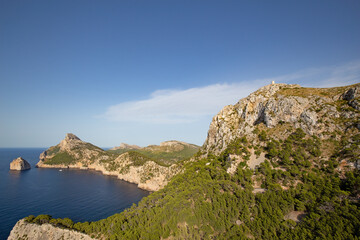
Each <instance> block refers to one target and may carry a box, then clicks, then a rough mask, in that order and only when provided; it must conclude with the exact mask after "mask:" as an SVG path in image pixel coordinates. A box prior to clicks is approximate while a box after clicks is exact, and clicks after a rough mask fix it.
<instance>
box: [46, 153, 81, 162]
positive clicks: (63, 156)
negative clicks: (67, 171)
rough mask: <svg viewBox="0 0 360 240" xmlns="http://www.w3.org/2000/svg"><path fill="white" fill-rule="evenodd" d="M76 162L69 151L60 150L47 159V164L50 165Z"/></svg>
mask: <svg viewBox="0 0 360 240" xmlns="http://www.w3.org/2000/svg"><path fill="white" fill-rule="evenodd" d="M76 162H77V160H76V159H75V158H74V157H73V156H71V155H70V154H68V153H67V152H58V153H56V154H55V155H54V157H52V158H50V159H47V160H46V164H49V165H57V164H64V165H69V164H72V163H76Z"/></svg>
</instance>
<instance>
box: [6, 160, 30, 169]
mask: <svg viewBox="0 0 360 240" xmlns="http://www.w3.org/2000/svg"><path fill="white" fill-rule="evenodd" d="M28 169H31V166H30V164H29V163H28V162H27V161H26V160H25V159H23V158H22V157H18V158H16V159H14V160H13V161H12V162H11V163H10V170H15V171H24V170H28Z"/></svg>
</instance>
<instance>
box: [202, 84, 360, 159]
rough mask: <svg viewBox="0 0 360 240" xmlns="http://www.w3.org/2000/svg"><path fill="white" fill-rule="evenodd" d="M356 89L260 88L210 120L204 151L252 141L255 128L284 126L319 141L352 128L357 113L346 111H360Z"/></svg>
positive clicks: (284, 85) (223, 148) (356, 124)
mask: <svg viewBox="0 0 360 240" xmlns="http://www.w3.org/2000/svg"><path fill="white" fill-rule="evenodd" d="M359 88H360V84H355V85H352V86H347V87H338V88H328V89H325V88H323V89H321V88H302V87H300V86H299V85H295V84H270V85H267V86H264V87H262V88H260V89H259V90H257V91H256V92H254V93H251V94H250V95H249V96H248V97H246V98H243V99H241V100H240V101H239V102H238V103H236V104H235V105H228V106H225V107H224V108H223V109H222V110H221V111H220V112H219V113H218V114H217V115H216V116H215V117H214V118H213V119H212V122H211V124H210V127H209V131H208V136H207V139H206V141H205V143H204V146H203V147H204V150H205V151H206V152H208V153H209V152H213V153H215V154H219V153H221V152H222V151H223V150H225V149H226V147H227V146H228V144H229V143H230V142H231V141H233V140H234V139H236V138H238V137H242V136H246V137H247V138H250V139H251V138H252V139H255V137H256V134H255V133H254V130H255V129H256V128H257V126H259V125H263V126H265V127H266V128H274V127H276V126H279V125H281V124H287V125H286V126H288V127H289V128H290V127H292V128H302V129H303V130H304V131H305V132H306V133H307V134H310V135H315V136H317V137H319V138H322V139H324V138H329V137H330V134H329V133H332V132H334V131H347V130H349V129H350V128H351V127H355V128H356V127H358V124H359V119H360V114H359V113H358V112H356V111H347V108H349V107H351V108H353V109H356V110H360V100H359V96H360V91H359ZM342 100H345V101H346V102H345V103H344V101H342ZM341 119H348V120H346V121H341ZM339 120H340V121H339ZM339 122H340V124H339ZM358 128H359V129H360V127H358ZM285 135H286V134H285ZM285 135H283V136H279V138H281V137H286V136H285Z"/></svg>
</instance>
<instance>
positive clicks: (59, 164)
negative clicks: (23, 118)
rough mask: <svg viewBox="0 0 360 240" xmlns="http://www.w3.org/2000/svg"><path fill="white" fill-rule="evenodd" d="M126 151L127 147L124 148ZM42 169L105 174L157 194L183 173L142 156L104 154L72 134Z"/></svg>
mask: <svg viewBox="0 0 360 240" xmlns="http://www.w3.org/2000/svg"><path fill="white" fill-rule="evenodd" d="M189 145H190V144H189ZM122 147H123V148H125V147H126V146H125V145H122ZM36 166H37V167H40V168H79V169H93V170H97V171H101V172H102V173H103V174H105V175H113V176H117V177H118V178H119V179H122V180H125V181H128V182H131V183H135V184H137V185H138V187H139V188H142V189H145V190H149V191H157V190H159V189H161V188H163V187H164V186H165V185H166V184H167V183H168V182H169V180H170V179H171V178H172V177H173V176H174V175H175V174H177V173H179V172H180V171H181V167H180V166H179V165H178V164H175V163H174V164H169V165H166V164H161V163H160V162H156V160H154V159H150V158H148V157H146V156H144V155H142V154H141V153H136V152H131V153H130V152H125V153H121V154H117V153H116V152H112V151H104V150H102V149H101V148H98V147H96V146H94V145H92V144H90V143H86V142H83V141H82V140H81V139H80V138H78V137H77V136H75V135H74V134H71V133H68V134H67V135H66V137H65V139H64V140H62V141H61V142H60V143H59V144H58V145H56V146H53V147H50V148H49V149H47V150H46V151H44V152H43V153H41V155H40V161H39V162H38V163H37V165H36Z"/></svg>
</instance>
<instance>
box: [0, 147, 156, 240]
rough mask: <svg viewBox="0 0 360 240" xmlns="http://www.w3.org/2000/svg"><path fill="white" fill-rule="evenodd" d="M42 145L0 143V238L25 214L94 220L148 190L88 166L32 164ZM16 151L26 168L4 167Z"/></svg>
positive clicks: (133, 200) (37, 158) (115, 211)
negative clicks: (29, 146) (25, 145)
mask: <svg viewBox="0 0 360 240" xmlns="http://www.w3.org/2000/svg"><path fill="white" fill-rule="evenodd" d="M44 150H45V148H0V240H2V239H7V237H8V236H9V234H10V231H11V229H12V227H13V226H14V225H15V224H16V222H17V221H18V220H19V219H21V218H24V217H26V216H29V215H35V216H36V215H39V214H49V215H51V216H52V217H54V218H65V217H68V218H71V219H72V220H73V221H74V222H78V221H81V222H84V221H96V220H100V219H103V218H106V217H108V216H111V215H113V214H115V213H119V212H122V211H123V210H124V209H126V208H128V207H130V206H131V205H132V204H133V203H138V202H139V201H140V200H141V199H142V198H143V197H145V196H147V195H148V194H149V192H147V191H144V190H141V189H139V188H137V186H136V185H135V184H132V183H128V182H125V181H122V180H119V179H117V178H116V177H114V176H105V175H102V174H101V173H100V172H97V171H94V170H77V169H62V170H61V171H60V170H59V169H43V168H35V165H36V163H37V162H38V161H39V155H40V153H41V152H43V151H44ZM17 157H22V158H24V159H25V160H27V161H28V162H29V163H30V165H31V169H30V170H26V171H10V170H9V167H10V162H11V161H12V160H13V159H15V158H17Z"/></svg>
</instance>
